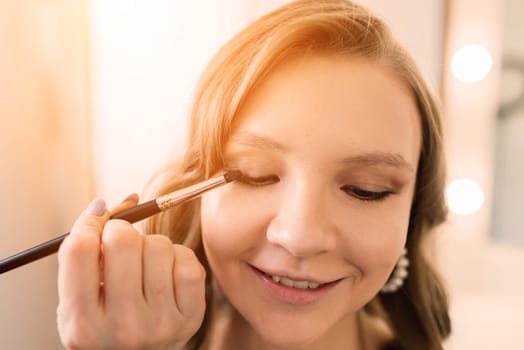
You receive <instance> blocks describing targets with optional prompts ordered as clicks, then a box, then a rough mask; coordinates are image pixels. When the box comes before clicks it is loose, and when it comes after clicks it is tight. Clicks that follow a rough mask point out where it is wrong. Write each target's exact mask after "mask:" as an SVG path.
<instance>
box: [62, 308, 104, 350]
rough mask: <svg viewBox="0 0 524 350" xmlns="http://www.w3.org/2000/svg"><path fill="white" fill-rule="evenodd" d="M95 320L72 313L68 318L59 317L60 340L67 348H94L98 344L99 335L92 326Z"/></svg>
mask: <svg viewBox="0 0 524 350" xmlns="http://www.w3.org/2000/svg"><path fill="white" fill-rule="evenodd" d="M93 324H94V322H92V321H91V320H87V319H86V318H85V317H82V316H81V315H78V314H75V315H74V316H73V315H70V317H68V319H67V320H63V319H62V320H61V319H60V316H59V319H58V331H59V335H60V341H61V342H62V344H63V345H64V347H65V348H66V349H93V348H95V347H96V346H97V345H98V339H99V335H97V333H98V332H97V331H96V330H95V329H93V328H92V325H93Z"/></svg>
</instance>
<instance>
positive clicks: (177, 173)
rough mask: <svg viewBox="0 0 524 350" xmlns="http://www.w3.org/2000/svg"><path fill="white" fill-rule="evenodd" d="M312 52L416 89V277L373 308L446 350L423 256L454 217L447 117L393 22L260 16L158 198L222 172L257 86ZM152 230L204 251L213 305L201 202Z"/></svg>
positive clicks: (436, 286) (320, 9)
mask: <svg viewBox="0 0 524 350" xmlns="http://www.w3.org/2000/svg"><path fill="white" fill-rule="evenodd" d="M308 52H315V53H323V54H329V55H343V56H349V57H355V56H358V57H363V58H366V59H368V60H370V61H373V62H377V63H379V64H383V65H387V66H388V67H390V68H392V69H393V70H394V71H395V72H397V74H398V76H399V77H401V78H402V79H404V81H405V82H406V83H407V84H408V85H409V86H410V88H411V90H412V92H413V96H414V98H415V99H416V103H417V106H418V111H419V114H420V119H421V125H422V136H423V145H422V150H421V155H420V161H419V164H418V173H417V184H416V189H415V196H414V200H413V204H412V210H411V217H410V225H409V231H408V238H407V243H406V244H407V248H408V252H409V259H410V262H411V264H410V275H409V277H408V278H407V280H406V283H405V284H404V286H403V288H402V289H401V290H399V291H398V292H396V293H393V294H384V295H383V294H379V295H377V296H376V297H375V298H374V300H373V301H372V302H371V303H370V305H375V307H373V308H372V309H373V310H374V311H373V312H375V313H378V315H379V316H381V317H382V318H383V319H384V320H385V321H386V322H387V323H388V324H389V325H390V327H391V329H392V331H393V332H394V335H395V339H396V344H397V346H400V348H403V349H442V345H441V344H442V341H443V339H445V338H446V337H447V336H448V335H449V333H450V330H451V327H450V320H449V317H448V306H447V298H446V294H445V292H444V288H443V286H442V283H441V282H440V280H439V278H438V277H437V274H436V273H435V271H434V269H433V268H432V267H431V265H430V264H429V262H428V260H427V258H426V257H425V255H424V252H423V249H422V246H423V244H422V243H423V240H424V238H425V237H427V234H428V232H429V231H430V230H431V229H432V228H434V227H435V226H437V225H438V224H440V223H441V222H443V221H444V220H445V218H446V214H447V211H446V206H445V203H444V199H443V193H444V181H445V164H444V157H443V145H442V127H441V122H440V111H439V108H438V104H437V103H436V100H435V98H434V97H433V96H432V94H431V92H430V89H429V88H428V86H427V84H426V83H425V81H424V79H423V78H422V76H421V74H420V73H419V71H418V70H417V68H416V65H415V63H414V61H413V60H412V59H411V58H410V56H409V55H408V54H407V53H406V52H405V51H404V50H403V49H402V48H401V47H400V46H399V44H398V43H397V41H396V40H395V39H394V38H393V36H392V35H391V33H390V31H389V29H388V28H387V27H386V25H385V24H384V23H383V22H382V21H381V20H380V19H378V18H377V17H374V16H373V15H372V14H370V12H369V11H368V10H367V9H366V8H364V7H361V6H359V5H356V4H354V3H351V2H349V1H345V0H303V1H295V2H292V3H289V4H287V5H285V6H283V7H281V8H279V9H277V10H275V11H273V12H272V13H269V14H267V15H266V16H264V17H261V18H260V19H258V20H257V21H255V22H253V23H252V24H251V25H250V26H248V27H247V28H246V29H244V30H243V31H241V32H240V33H239V34H237V35H236V36H235V37H234V38H232V39H231V40H230V41H229V42H228V43H227V44H226V45H225V46H224V47H223V48H222V49H221V50H220V51H219V52H218V53H217V54H216V56H215V57H214V58H213V59H212V61H211V63H210V64H209V65H208V67H207V68H206V70H205V71H204V73H203V75H202V78H201V81H200V84H199V86H198V89H197V92H196V96H195V101H194V105H193V109H192V112H191V123H190V130H189V140H188V147H187V149H186V152H185V153H184V155H183V156H182V157H181V159H179V160H178V161H177V162H176V163H174V164H172V165H171V166H169V167H167V168H166V170H165V172H164V173H163V174H162V176H161V178H160V179H161V180H160V184H161V186H160V187H159V190H158V192H157V193H156V194H157V195H161V194H165V193H168V192H171V191H174V190H175V189H177V188H180V187H183V186H186V185H189V184H192V183H195V182H197V181H200V180H203V179H205V178H209V177H210V176H212V175H213V174H215V173H216V172H218V171H220V170H221V169H222V167H223V165H224V160H223V152H224V147H225V145H226V144H227V142H228V140H229V137H230V135H231V133H232V130H233V129H234V123H235V117H236V115H237V114H238V111H239V109H240V108H241V107H242V104H243V103H244V101H245V100H246V98H248V96H249V95H250V93H251V92H252V91H253V89H254V87H255V86H256V85H257V83H259V82H260V81H261V80H262V79H263V78H264V77H265V76H266V75H267V74H270V72H271V70H272V68H274V67H275V66H276V65H278V64H279V63H280V62H281V61H282V60H284V59H286V58H288V57H290V56H291V55H300V54H307V53H308ZM146 231H147V232H149V233H159V234H164V235H167V236H169V237H170V238H171V239H172V240H173V242H176V243H182V244H184V245H186V246H189V247H191V248H193V249H194V250H195V251H196V253H197V255H198V256H199V258H200V259H201V261H202V263H203V264H204V266H205V267H206V269H207V270H208V285H207V292H208V300H210V299H211V294H210V293H211V286H210V283H211V273H210V271H209V267H208V266H207V261H206V257H205V254H204V251H203V247H202V241H201V232H200V202H199V201H198V200H195V201H193V202H189V203H185V204H183V205H180V206H178V207H176V208H174V209H171V210H170V211H168V212H165V213H162V214H159V215H158V216H156V217H153V218H152V219H151V220H150V222H149V223H148V225H147V227H146ZM208 305H209V304H208ZM208 309H210V308H208ZM368 309H371V308H368ZM208 312H210V311H209V310H208V311H206V317H205V320H204V323H203V325H202V327H201V329H200V330H199V332H197V334H196V335H195V337H194V338H193V340H192V343H191V344H190V348H196V347H197V346H198V344H199V343H200V341H201V340H202V339H203V337H204V336H205V332H206V329H207V323H208V321H209V319H210V316H209V314H208ZM391 346H393V345H391Z"/></svg>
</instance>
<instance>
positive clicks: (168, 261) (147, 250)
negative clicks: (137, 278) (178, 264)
mask: <svg viewBox="0 0 524 350" xmlns="http://www.w3.org/2000/svg"><path fill="white" fill-rule="evenodd" d="M143 242H144V243H143V244H144V251H143V261H144V270H143V271H144V272H143V273H144V296H145V298H146V302H147V304H148V305H150V306H151V307H152V308H153V309H155V308H162V309H165V308H171V307H174V306H175V295H174V291H173V272H172V271H173V263H174V259H175V253H174V250H173V243H172V242H171V240H170V239H169V238H167V237H166V236H162V235H149V236H146V237H144V241H143Z"/></svg>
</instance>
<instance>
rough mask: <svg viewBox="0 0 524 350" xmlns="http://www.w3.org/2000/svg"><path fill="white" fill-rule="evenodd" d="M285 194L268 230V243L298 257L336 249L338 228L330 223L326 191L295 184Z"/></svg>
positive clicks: (318, 187)
mask: <svg viewBox="0 0 524 350" xmlns="http://www.w3.org/2000/svg"><path fill="white" fill-rule="evenodd" d="M290 187H291V188H290V189H289V190H287V191H285V193H284V194H283V198H282V199H281V201H280V206H279V209H278V211H277V214H276V216H275V217H274V219H273V220H272V221H271V222H270V223H269V226H268V228H267V232H266V237H267V240H268V241H269V242H271V243H273V244H276V245H279V246H280V247H282V248H283V249H285V250H286V251H288V252H289V253H290V254H291V255H293V256H295V257H297V258H307V257H310V256H314V255H319V254H323V253H326V252H328V251H330V250H333V249H334V248H335V246H336V227H335V225H334V223H332V222H331V221H330V216H329V210H330V208H329V204H328V202H329V200H328V198H327V197H328V196H327V192H326V189H325V188H322V187H321V186H317V187H314V186H311V185H308V184H306V183H303V184H295V185H293V186H290Z"/></svg>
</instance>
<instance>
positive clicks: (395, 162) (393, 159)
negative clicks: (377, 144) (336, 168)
mask: <svg viewBox="0 0 524 350" xmlns="http://www.w3.org/2000/svg"><path fill="white" fill-rule="evenodd" d="M342 163H347V164H355V165H362V166H367V167H378V166H388V167H392V168H398V169H405V170H409V171H410V172H414V171H415V170H414V168H413V166H412V165H411V164H409V162H408V161H407V160H406V159H405V158H404V157H403V156H402V155H400V154H397V153H389V152H369V153H363V154H358V155H355V156H350V157H347V158H344V159H343V160H342Z"/></svg>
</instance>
